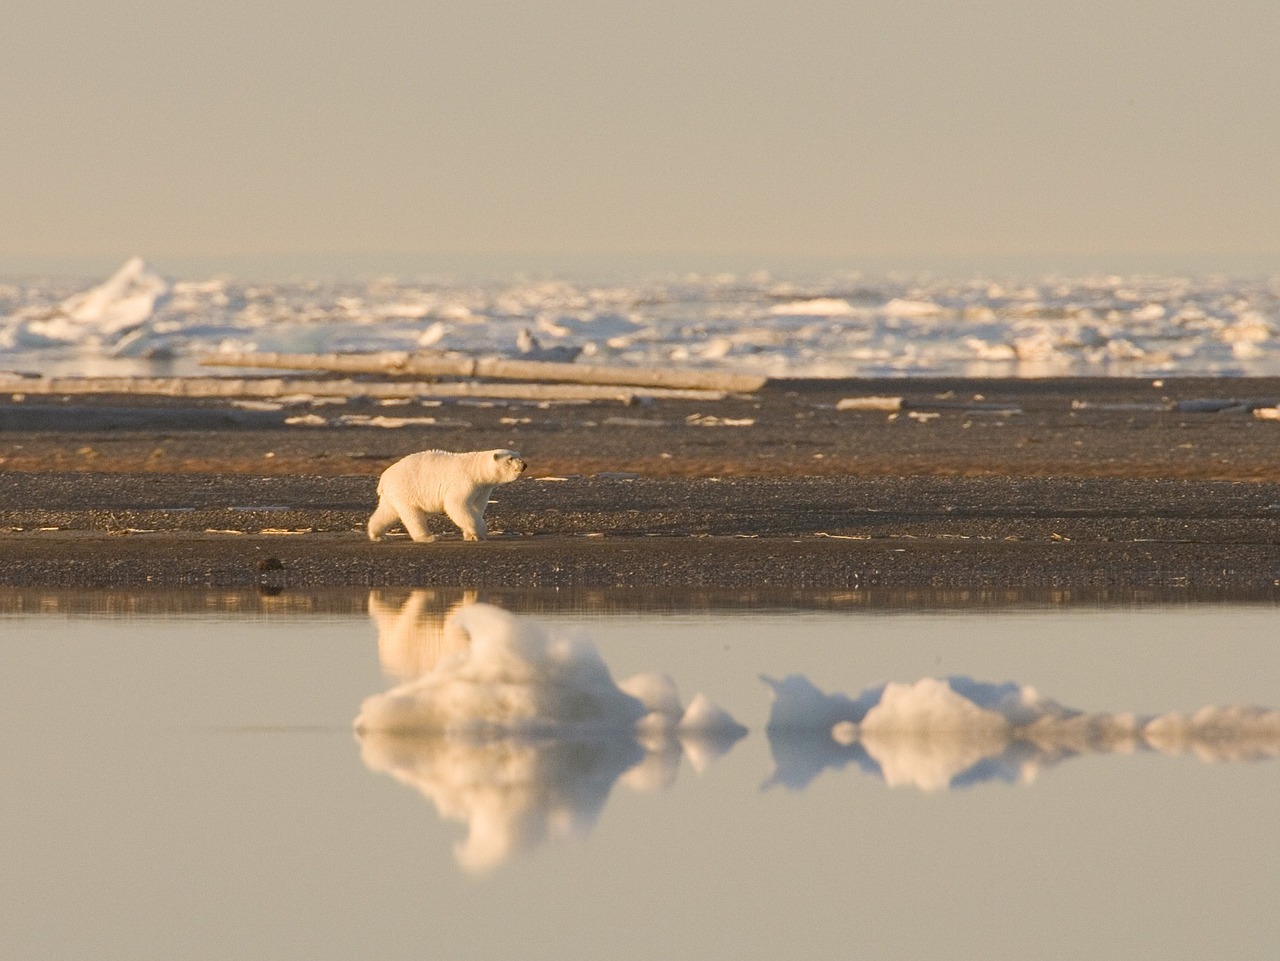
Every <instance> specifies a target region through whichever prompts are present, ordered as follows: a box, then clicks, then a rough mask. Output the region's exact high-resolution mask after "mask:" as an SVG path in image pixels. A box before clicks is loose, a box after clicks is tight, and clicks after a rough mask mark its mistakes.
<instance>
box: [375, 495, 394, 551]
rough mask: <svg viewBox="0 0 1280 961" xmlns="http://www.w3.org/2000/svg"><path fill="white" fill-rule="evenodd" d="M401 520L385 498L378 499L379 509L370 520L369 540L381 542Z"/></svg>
mask: <svg viewBox="0 0 1280 961" xmlns="http://www.w3.org/2000/svg"><path fill="white" fill-rule="evenodd" d="M398 520H400V515H399V514H397V513H396V509H395V508H394V507H392V506H391V504H390V502H389V501H388V500H387V499H386V498H385V497H380V498H378V507H377V509H376V510H375V511H374V512H373V514H372V516H371V517H370V518H369V540H371V541H380V540H382V535H383V534H385V533H386V532H387V531H388V530H390V529H391V528H392V526H394V525H395V523H396V522H397V521H398Z"/></svg>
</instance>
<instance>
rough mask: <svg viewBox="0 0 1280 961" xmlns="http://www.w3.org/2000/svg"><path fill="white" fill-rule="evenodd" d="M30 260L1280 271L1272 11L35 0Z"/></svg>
mask: <svg viewBox="0 0 1280 961" xmlns="http://www.w3.org/2000/svg"><path fill="white" fill-rule="evenodd" d="M5 8H6V9H5V16H4V21H5V24H4V29H3V31H0V88H2V89H3V91H4V96H3V97H0V130H3V131H4V133H5V135H4V137H3V144H2V145H0V273H5V272H12V271H14V270H19V269H27V268H29V267H33V266H45V265H57V264H64V265H70V264H81V265H87V264H93V265H95V266H97V265H101V266H103V267H105V266H108V265H111V264H117V263H119V262H121V261H123V260H124V259H125V258H126V257H128V256H130V255H133V254H140V255H142V256H144V257H146V258H148V259H149V260H151V261H152V262H155V263H157V264H159V265H161V266H169V267H170V268H171V269H173V268H184V267H185V268H186V269H191V270H195V269H198V268H199V266H200V265H206V266H208V265H217V264H222V265H229V264H240V265H246V264H255V263H256V264H258V265H260V266H261V265H265V264H271V263H275V264H277V265H283V264H289V265H292V266H293V267H301V268H302V269H305V268H306V267H307V266H308V265H310V266H311V267H313V268H315V269H320V268H321V267H322V266H330V267H332V266H333V265H339V267H341V266H342V265H346V266H348V267H352V268H356V267H359V268H360V269H372V270H378V269H379V268H380V267H385V268H386V269H388V270H392V269H400V268H405V267H413V266H420V267H423V268H429V267H430V266H431V264H432V263H436V262H439V263H444V262H446V261H448V260H449V259H450V258H453V259H454V260H455V261H458V260H460V261H466V260H468V259H472V260H474V261H476V262H483V261H485V260H486V259H487V260H488V261H489V262H493V263H499V262H501V263H509V264H512V265H517V266H518V265H519V264H520V263H521V262H522V261H528V262H530V263H533V262H535V261H539V260H541V261H544V262H549V261H554V260H556V259H557V258H559V259H562V260H566V261H567V260H569V259H572V258H605V259H607V258H618V259H627V258H632V259H643V258H652V259H653V260H654V261H655V262H656V261H658V260H663V261H665V262H666V263H669V264H679V263H681V262H688V263H689V264H690V265H691V266H692V265H694V264H695V263H700V262H706V261H711V260H715V259H717V258H719V259H723V260H724V261H725V262H733V261H736V262H741V263H742V264H743V265H744V266H751V265H752V264H756V265H758V266H760V267H766V268H767V267H768V266H770V265H771V264H781V263H786V262H792V261H794V262H801V261H806V262H807V261H826V262H837V263H843V264H846V265H848V266H853V267H856V266H859V265H866V266H869V267H873V266H877V265H890V266H895V267H904V266H905V267H910V266H919V267H932V266H935V265H940V264H953V265H972V266H974V267H982V266H984V265H991V266H998V265H1005V264H1019V263H1026V264H1035V265H1038V266H1043V267H1048V268H1052V267H1055V266H1057V267H1067V266H1084V267H1090V268H1097V269H1111V270H1126V269H1137V268H1141V267H1143V266H1145V265H1148V264H1152V265H1155V264H1167V265H1168V266H1170V267H1171V268H1176V269H1184V270H1214V271H1222V270H1225V271H1241V272H1265V273H1274V272H1276V271H1277V270H1280V189H1277V188H1278V187H1280V106H1278V105H1280V57H1278V56H1277V55H1276V51H1277V50H1280V4H1277V3H1276V2H1275V0H1214V2H1208V0H1199V2H1194V0H1080V2H1075V0H1056V2H1054V3H1046V2H1040V0H970V2H959V0H916V2H911V0H785V2H784V0H734V2H730V0H681V2H672V3H660V2H652V0H650V2H647V3H646V2H638V0H629V2H620V0H541V2H527V0H502V2H493V0H362V2H360V3H356V2H354V0H345V2H342V0H184V2H183V3H180V4H175V3H171V2H168V0H166V2H161V0H114V2H111V3H106V2H102V0H74V2H73V0H7V3H6V5H5Z"/></svg>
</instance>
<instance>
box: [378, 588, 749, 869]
mask: <svg viewBox="0 0 1280 961" xmlns="http://www.w3.org/2000/svg"><path fill="white" fill-rule="evenodd" d="M369 611H370V616H371V617H372V618H373V620H374V622H375V623H376V624H377V625H378V651H379V657H380V658H381V661H382V664H383V667H384V669H385V670H386V671H387V672H388V673H390V674H392V675H395V676H399V677H404V678H408V680H407V681H406V682H405V683H403V684H401V685H399V686H397V687H395V688H392V689H391V690H390V691H387V692H386V693H383V694H378V695H375V696H373V697H370V698H368V699H367V700H366V701H365V702H364V704H363V705H362V707H361V710H360V714H359V716H358V717H357V718H356V721H355V728H356V732H357V736H358V737H359V739H360V743H361V756H362V758H363V760H364V763H365V764H366V765H367V766H368V767H369V768H370V769H371V770H374V771H378V772H382V773H386V774H390V775H391V776H393V777H395V778H396V779H397V780H399V781H401V782H402V783H404V784H407V785H409V786H411V787H414V788H416V789H417V790H418V791H420V792H421V793H422V794H423V796H424V797H426V798H427V799H428V800H430V801H431V802H432V803H433V804H435V806H436V809H437V811H438V812H439V814H440V816H441V817H443V818H446V819H449V820H456V821H461V822H464V823H466V824H467V826H468V834H467V837H466V839H465V840H464V841H463V842H461V843H460V844H459V845H458V846H457V848H456V850H455V855H456V857H457V860H458V863H459V864H460V865H462V866H463V867H464V868H467V869H469V870H484V869H487V868H491V867H493V866H495V865H497V864H500V863H502V862H503V861H506V860H507V859H509V858H510V857H512V856H513V855H515V854H517V853H519V852H522V851H528V850H530V849H531V848H533V847H536V846H537V845H538V844H541V843H542V842H544V841H546V840H548V839H551V838H556V837H563V836H581V835H584V834H585V833H586V832H587V830H588V829H589V828H590V827H591V826H592V825H593V824H594V823H595V821H596V819H597V818H598V817H599V814H600V811H601V809H602V808H603V807H604V803H605V801H606V799H607V798H608V796H609V792H610V791H611V790H612V788H613V785H614V784H615V783H616V782H618V781H619V780H622V781H624V782H625V783H627V784H628V785H629V786H631V787H632V788H635V789H638V790H653V789H659V788H665V787H668V786H670V785H671V784H672V783H673V782H674V781H675V779H676V776H677V773H678V770H679V767H680V762H681V760H682V759H683V758H684V757H688V758H689V761H690V763H691V765H692V766H693V767H694V768H695V770H702V769H704V768H705V767H706V765H707V764H708V763H710V761H711V760H712V759H714V758H715V757H717V756H719V755H720V754H722V753H723V752H725V751H727V750H728V749H729V748H730V747H731V746H732V745H733V743H734V742H735V741H737V740H738V739H739V738H741V737H742V736H743V735H744V734H746V728H744V727H742V726H741V725H739V724H738V723H737V722H736V721H734V720H733V718H731V717H730V716H729V715H728V714H727V713H725V712H724V711H723V710H721V709H719V708H717V707H716V706H715V705H713V704H712V703H711V702H710V701H709V700H707V699H706V698H705V697H703V696H702V695H698V696H696V697H694V698H693V700H692V701H690V703H689V704H688V705H687V706H685V705H683V704H682V703H681V701H680V697H679V694H678V692H677V689H676V685H675V682H674V681H673V680H672V679H671V678H670V677H669V676H667V675H665V674H642V675H638V676H636V677H633V678H630V679H628V680H625V681H622V682H621V683H615V682H614V680H613V678H612V676H611V675H610V673H609V670H608V668H607V667H606V666H605V663H604V660H603V659H602V658H601V657H600V654H599V652H598V651H597V650H596V649H595V647H594V646H592V645H591V644H590V643H589V642H588V641H587V640H586V639H585V638H582V637H576V636H571V635H561V634H558V633H556V632H553V631H551V630H550V629H548V628H547V627H546V626H544V625H543V624H541V623H539V622H538V621H536V620H534V619H532V618H525V617H519V616H517V615H515V614H512V613H510V612H508V611H505V610H503V609H502V608H499V607H495V606H493V605H491V604H483V603H480V602H478V601H477V600H476V598H475V596H474V595H466V596H464V597H462V598H460V599H458V600H456V601H453V602H452V603H446V602H445V599H443V598H442V597H441V596H439V595H437V594H435V593H434V592H428V591H414V592H412V593H411V594H410V595H409V596H408V597H407V598H406V599H404V600H403V601H402V603H401V605H400V606H399V607H398V608H397V607H395V606H394V605H393V604H391V603H389V602H388V601H387V599H386V598H384V597H383V596H381V595H378V593H377V592H374V595H372V596H371V597H370V600H369Z"/></svg>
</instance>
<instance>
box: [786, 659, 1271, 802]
mask: <svg viewBox="0 0 1280 961" xmlns="http://www.w3.org/2000/svg"><path fill="white" fill-rule="evenodd" d="M762 680H764V682H765V683H766V685H767V686H768V688H769V690H770V693H771V694H772V696H773V707H772V711H771V714H770V717H769V725H768V729H767V732H768V737H769V746H770V749H771V751H772V754H773V759H774V772H773V775H772V776H771V777H770V779H769V781H768V782H767V783H768V784H783V785H785V786H787V787H789V788H791V789H793V790H801V789H803V788H805V787H806V786H807V785H808V784H809V783H810V782H811V781H812V780H813V779H814V778H815V777H817V776H818V775H819V774H821V773H822V772H823V771H825V770H828V769H840V768H843V767H845V766H847V765H849V764H854V765H855V766H857V767H858V768H860V769H862V770H863V771H865V772H867V773H869V774H872V775H874V776H875V777H878V778H879V779H881V780H882V781H884V782H885V784H887V785H889V786H891V787H901V786H908V787H914V788H918V789H920V790H922V791H938V790H943V789H948V788H959V787H967V786H970V785H973V784H978V783H982V782H986V781H1003V782H1008V783H1016V784H1026V783H1029V782H1031V781H1033V780H1035V778H1036V776H1037V775H1038V774H1039V772H1040V771H1041V770H1043V769H1045V768H1048V767H1051V766H1052V765H1055V764H1058V763H1059V762H1061V761H1063V760H1066V759H1067V758H1071V757H1078V756H1080V755H1084V754H1133V753H1135V752H1137V751H1149V750H1154V751H1159V752H1161V753H1163V754H1170V755H1173V754H1190V755H1192V756H1194V757H1197V758H1199V759H1200V760H1202V761H1253V760H1261V759H1265V758H1275V757H1278V756H1280V711H1276V710H1268V709H1265V708H1256V707H1221V708H1217V707H1205V708H1202V709H1200V710H1198V711H1196V712H1195V713H1193V714H1163V715H1159V716H1155V717H1138V716H1136V715H1133V714H1106V713H1103V714H1087V713H1085V712H1083V711H1079V710H1076V709H1074V708H1068V707H1064V706H1063V705H1061V704H1059V703H1057V702H1056V701H1053V700H1051V699H1049V698H1047V697H1044V696H1042V695H1041V694H1040V693H1039V692H1037V691H1036V690H1035V688H1033V687H1027V686H1022V685H1018V684H1012V683H1010V684H988V683H982V682H978V681H974V680H972V679H970V678H967V677H949V678H943V679H939V678H924V679H922V680H919V681H916V682H915V683H913V684H898V683H890V684H882V685H880V686H878V687H874V688H870V689H868V690H866V691H864V692H863V693H862V694H860V695H859V696H858V697H857V698H849V697H847V696H846V695H843V694H826V693H823V692H822V691H821V690H820V689H819V688H818V687H817V686H816V685H814V684H813V682H812V681H810V680H809V679H808V678H806V677H803V676H801V675H791V676H790V677H787V678H784V679H783V680H781V681H778V680H774V679H773V678H768V677H765V678H762Z"/></svg>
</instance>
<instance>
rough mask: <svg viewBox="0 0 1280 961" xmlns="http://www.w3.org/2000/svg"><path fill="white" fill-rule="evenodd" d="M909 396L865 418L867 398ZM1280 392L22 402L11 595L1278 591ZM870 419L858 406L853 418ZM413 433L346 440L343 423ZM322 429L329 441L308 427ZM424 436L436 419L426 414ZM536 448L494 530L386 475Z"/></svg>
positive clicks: (492, 517) (3, 483)
mask: <svg viewBox="0 0 1280 961" xmlns="http://www.w3.org/2000/svg"><path fill="white" fill-rule="evenodd" d="M869 397H878V398H895V399H898V400H897V401H895V402H879V403H877V404H873V405H871V409H868V405H867V403H866V402H865V400H864V401H861V402H854V403H850V402H851V401H856V399H859V398H863V399H865V398H869ZM1277 400H1280V380H1274V379H1268V380H1257V379H1249V380H1246V379H1229V380H1227V379H1223V380H1213V379H1195V380H1190V379H1188V380H1177V381H1174V380H1166V381H1164V382H1163V383H1153V382H1152V381H1150V380H1114V379H1106V380H1085V379H1062V380H1044V381H1026V380H1023V381H993V380H982V381H977V380H954V379H946V380H942V379H939V380H923V379H911V380H880V381H869V380H859V381H793V382H774V383H771V384H770V385H768V386H767V387H766V388H765V389H764V390H762V391H761V392H759V393H757V394H750V395H741V396H733V397H729V398H726V399H724V400H719V401H676V400H665V399H664V400H655V401H652V402H646V403H632V404H623V403H618V402H613V401H594V402H591V403H578V404H568V403H555V404H533V403H527V404H526V403H519V402H511V401H507V402H497V403H479V402H475V401H470V402H465V401H457V402H445V403H442V404H440V405H438V406H436V405H431V406H421V405H419V404H417V403H411V404H408V405H385V404H377V403H375V402H372V401H360V400H357V401H354V402H350V403H346V404H341V405H339V404H332V403H305V402H302V401H299V402H297V403H295V404H293V405H291V406H289V407H286V408H285V409H282V410H261V409H248V408H246V407H242V406H236V405H233V404H230V403H228V402H226V401H192V400H182V401H173V400H167V401H161V400H156V399H150V398H128V397H119V396H116V397H111V396H106V397H75V396H73V397H66V398H40V397H36V396H35V395H28V396H27V397H26V398H21V399H17V400H10V399H9V397H8V396H0V586H10V587H18V586H22V587H40V586H65V587H94V588H100V587H128V586H141V585H151V586H156V587H159V586H192V587H206V586H207V587H262V588H264V589H267V590H279V589H286V590H288V589H291V588H293V589H303V588H315V587H326V586H358V587H377V586H422V587H436V586H439V587H471V586H474V587H484V588H491V589H497V588H510V589H517V588H524V587H546V588H558V589H581V588H594V587H613V586H627V587H635V588H649V589H661V588H674V587H700V588H701V587H707V588H711V587H725V588H737V589H779V590H785V589H800V588H823V589H840V590H868V589H885V590H890V589H892V590H912V589H917V588H921V589H924V588H928V589H938V590H942V589H947V590H968V589H975V590H989V589H995V590H999V589H1004V588H1009V589H1053V590H1057V589H1072V590H1090V591H1110V590H1121V591H1123V590H1158V591H1162V592H1173V593H1174V595H1175V596H1178V595H1180V594H1181V595H1182V596H1186V597H1187V598H1189V599H1190V598H1195V597H1202V596H1212V597H1225V598H1250V599H1260V598H1262V599H1272V598H1274V597H1275V596H1276V592H1277V591H1280V588H1278V587H1277V583H1278V582H1280V422H1277V421H1269V420H1262V419H1259V418H1257V417H1255V416H1253V414H1252V409H1253V408H1255V407H1262V406H1274V405H1275V404H1276V402H1277ZM842 402H843V403H842ZM352 413H357V414H363V415H367V416H387V417H400V418H412V419H415V421H416V422H415V423H412V424H410V425H409V426H402V427H391V428H389V427H377V426H334V425H336V424H337V423H338V418H339V417H340V416H342V415H348V414H352ZM299 416H306V417H308V418H309V419H310V421H311V422H313V423H314V422H318V421H320V420H323V421H324V422H325V424H326V425H327V426H313V427H307V426H296V425H290V424H287V423H286V418H295V417H299ZM423 418H430V419H431V420H432V421H433V422H432V423H426V422H424V421H423ZM430 447H440V448H445V449H480V448H489V447H513V448H516V449H519V450H521V451H522V452H523V453H524V454H525V456H526V457H527V459H528V460H529V462H530V470H529V473H528V475H527V476H526V477H525V478H523V479H521V480H520V481H518V482H517V483H515V484H512V485H509V486H506V487H503V488H499V489H498V490H497V491H496V492H495V496H494V502H493V504H492V505H491V506H490V508H489V511H488V514H487V517H488V519H489V523H490V529H491V530H493V531H495V533H496V535H497V536H495V537H494V538H493V539H492V540H490V541H488V542H485V543H481V544H468V543H463V542H462V541H461V540H460V539H459V537H458V535H457V534H456V531H453V530H452V528H451V525H449V524H448V522H447V521H446V520H444V519H443V518H441V519H440V521H439V524H438V525H437V527H436V530H437V531H438V532H439V534H440V535H441V536H440V538H439V539H438V540H437V541H436V542H434V543H431V544H425V545H417V544H412V543H410V542H409V541H408V540H407V539H405V538H393V539H391V540H389V541H386V542H383V543H377V544H375V543H371V542H369V541H368V540H367V539H366V538H365V537H364V534H363V525H364V522H365V520H366V519H367V517H368V514H369V511H370V510H371V509H372V506H373V503H374V485H375V483H376V476H377V474H378V473H380V472H381V470H382V469H384V468H385V467H386V466H387V465H389V464H390V463H391V462H392V461H394V460H395V459H396V458H398V457H399V456H401V455H403V454H405V453H408V452H411V451H414V450H420V449H425V448H430Z"/></svg>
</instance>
